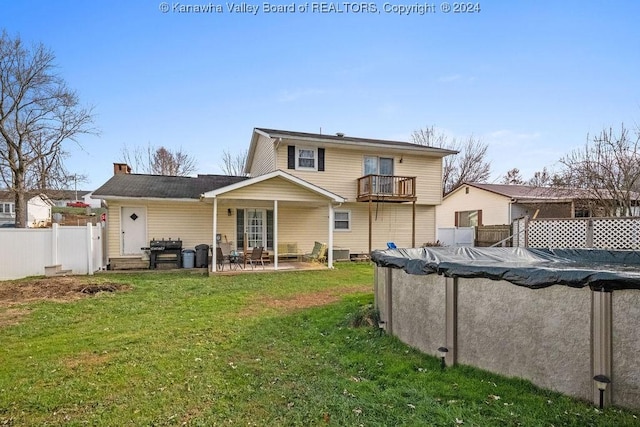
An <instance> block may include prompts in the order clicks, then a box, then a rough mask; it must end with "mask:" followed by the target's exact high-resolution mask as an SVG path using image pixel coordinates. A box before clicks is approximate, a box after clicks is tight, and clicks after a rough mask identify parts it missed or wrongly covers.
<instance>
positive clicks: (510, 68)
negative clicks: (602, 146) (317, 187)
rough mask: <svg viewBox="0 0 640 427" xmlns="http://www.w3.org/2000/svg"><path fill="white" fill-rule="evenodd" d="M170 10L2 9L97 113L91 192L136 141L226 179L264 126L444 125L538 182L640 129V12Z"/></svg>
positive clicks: (2, 22) (512, 6)
mask: <svg viewBox="0 0 640 427" xmlns="http://www.w3.org/2000/svg"><path fill="white" fill-rule="evenodd" d="M161 3H163V2H161V1H155V0H154V1H148V0H141V1H113V0H110V1H104V0H96V1H89V2H87V1H63V0H57V1H44V0H39V1H34V0H20V1H18V0H3V1H2V2H1V3H0V28H4V29H6V30H7V31H8V32H9V34H11V35H16V34H19V35H20V36H21V37H22V39H23V40H25V41H27V42H42V43H44V44H45V45H46V46H48V47H49V48H50V49H51V50H52V51H53V52H54V53H55V55H56V58H57V61H56V62H57V64H58V67H59V72H60V74H61V75H62V76H63V77H64V79H65V80H66V82H67V83H68V85H69V86H70V87H72V88H74V89H75V90H76V91H77V92H78V94H79V95H80V98H81V100H82V101H83V103H86V104H92V105H94V106H95V113H96V120H95V125H96V126H97V127H98V128H99V129H100V130H101V134H100V136H86V137H82V138H81V139H80V142H81V145H82V148H79V147H77V146H75V145H74V144H69V145H68V146H67V147H66V148H67V150H68V151H70V152H71V158H70V159H69V161H68V162H67V165H68V168H69V169H70V170H71V171H72V172H74V173H79V174H87V175H88V176H89V182H88V183H86V184H83V185H82V186H83V187H85V188H86V189H95V188H97V187H98V186H100V185H101V184H103V183H104V182H105V181H106V180H107V179H109V177H110V176H111V175H112V172H113V169H112V163H113V162H116V161H120V160H122V156H121V151H122V148H123V147H124V146H125V144H126V145H127V146H128V147H130V148H133V147H135V146H143V147H146V146H147V144H151V145H153V146H165V147H168V148H171V149H180V148H181V149H182V150H183V151H186V152H187V153H189V154H191V155H193V156H194V157H196V158H197V161H198V172H199V173H221V169H220V165H221V160H220V159H221V155H222V152H223V151H224V150H227V151H230V152H231V153H239V152H241V151H242V150H243V149H245V148H247V147H248V144H249V139H250V137H251V131H252V129H253V128H254V127H269V128H276V129H286V130H294V131H303V132H319V131H320V129H322V132H323V133H335V132H344V133H345V134H348V135H351V136H360V137H372V138H382V139H396V140H408V139H409V137H410V135H411V132H412V131H414V130H416V129H418V128H421V127H427V126H431V125H433V126H435V127H436V128H438V129H440V130H442V131H444V132H446V133H447V134H448V135H450V137H458V138H464V137H466V136H469V135H472V134H473V135H474V136H475V137H477V138H480V139H481V140H482V141H484V142H486V143H487V144H488V145H489V160H490V161H491V169H492V175H493V176H492V179H494V180H497V179H499V177H500V176H501V175H502V174H504V173H505V172H506V171H507V170H509V169H511V168H513V167H517V168H519V169H520V171H521V173H522V175H523V176H524V178H529V177H530V176H531V175H533V173H534V172H535V171H537V170H541V169H542V168H543V167H545V166H546V167H550V168H554V165H556V162H557V160H558V159H559V158H560V157H561V156H562V155H563V154H566V153H568V152H569V151H571V150H572V149H575V148H577V147H580V146H583V145H584V143H585V142H586V138H587V134H588V133H592V134H593V133H596V132H599V131H600V130H602V129H603V128H605V127H609V126H614V127H619V126H620V123H621V122H624V123H625V124H626V125H627V126H628V127H634V126H636V124H637V123H640V80H639V79H640V27H639V26H638V24H637V20H638V18H639V17H640V2H633V1H589V2H585V1H561V2H558V1H518V2H512V1H496V0H493V1H482V2H479V3H474V4H479V5H480V12H476V13H459V14H456V13H443V12H442V10H441V7H442V4H443V2H433V3H427V4H429V5H431V6H432V7H433V9H435V13H427V14H424V15H418V14H411V15H400V14H397V13H392V12H387V11H385V10H384V8H385V6H384V5H385V2H373V3H374V4H375V7H376V9H377V10H378V12H379V13H366V12H360V13H355V12H353V11H352V12H351V13H336V12H326V13H321V12H316V13H313V12H311V11H308V12H306V13H302V12H300V11H297V12H295V13H284V12H283V13H277V12H276V13H265V11H264V8H263V2H262V1H256V2H251V1H248V2H245V3H246V4H251V5H258V6H260V10H259V12H258V13H257V14H256V15H254V14H251V13H232V12H229V10H228V4H227V3H226V2H219V1H212V2H205V1H201V2H196V1H185V2H172V1H169V2H168V3H167V4H168V6H169V12H167V13H163V12H162V11H161V10H160V9H161V7H162V6H161ZM269 3H270V4H271V5H277V4H284V5H291V4H294V6H295V7H296V8H298V7H303V6H304V5H306V4H308V5H309V9H311V7H312V6H313V5H314V4H316V5H318V4H320V3H321V2H306V1H305V2H302V1H296V2H289V1H287V2H282V1H272V2H269ZM392 3H393V4H402V5H407V6H411V5H416V4H421V5H423V4H425V3H415V2H414V3H411V2H392ZM392 3H387V4H392ZM229 4H231V2H229ZM236 4H240V3H236ZM448 4H450V5H454V3H453V2H450V3H448ZM179 5H219V6H220V7H222V8H223V12H222V13H194V12H192V13H179V12H178V9H179V7H180V6H179ZM333 5H334V6H335V7H336V8H338V9H341V10H346V7H347V6H346V5H345V3H344V2H334V3H333Z"/></svg>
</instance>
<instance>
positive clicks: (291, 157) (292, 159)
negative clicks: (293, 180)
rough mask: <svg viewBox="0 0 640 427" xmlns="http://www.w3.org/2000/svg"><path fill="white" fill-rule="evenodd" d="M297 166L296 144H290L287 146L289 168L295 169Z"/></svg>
mask: <svg viewBox="0 0 640 427" xmlns="http://www.w3.org/2000/svg"><path fill="white" fill-rule="evenodd" d="M295 168H296V146H295V145H288V146H287V169H295Z"/></svg>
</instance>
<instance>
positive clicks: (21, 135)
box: [0, 31, 96, 228]
mask: <svg viewBox="0 0 640 427" xmlns="http://www.w3.org/2000/svg"><path fill="white" fill-rule="evenodd" d="M54 59H55V57H54V55H53V53H52V52H51V51H50V50H48V49H47V48H45V47H44V46H43V45H42V44H38V45H34V46H33V47H27V46H25V45H24V43H23V42H22V40H21V39H20V38H19V37H16V38H11V37H10V36H9V35H8V34H7V33H6V31H3V32H2V34H0V173H2V180H3V182H4V184H5V186H6V187H7V188H9V189H10V191H11V192H12V193H13V194H14V196H15V212H16V221H15V224H16V227H18V228H24V227H25V226H26V222H27V215H26V214H27V211H26V194H27V192H28V191H29V190H30V186H31V185H34V186H36V187H37V183H38V182H40V183H43V182H46V181H47V178H48V177H46V176H45V177H43V175H46V174H47V173H48V172H50V171H51V170H52V168H53V167H54V166H55V165H61V164H62V160H63V158H64V151H63V143H65V142H67V141H74V142H76V143H77V139H76V138H77V137H78V136H80V135H82V134H90V133H96V130H95V129H94V128H92V127H91V125H92V123H93V113H92V109H91V108H90V107H82V106H81V105H80V101H79V99H78V96H77V94H76V93H75V92H74V91H72V90H70V89H69V88H68V87H67V85H66V83H65V82H64V80H63V79H62V78H61V77H60V76H59V75H58V74H56V66H55V64H54ZM38 167H41V169H42V170H41V171H40V172H38V170H37V168H38ZM62 171H63V172H64V169H62Z"/></svg>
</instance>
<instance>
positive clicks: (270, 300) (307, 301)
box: [247, 285, 371, 314]
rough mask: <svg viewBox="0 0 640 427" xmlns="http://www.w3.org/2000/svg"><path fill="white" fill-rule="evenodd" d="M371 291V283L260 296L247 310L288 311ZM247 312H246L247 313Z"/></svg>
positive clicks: (316, 305) (329, 302) (328, 302)
mask: <svg viewBox="0 0 640 427" xmlns="http://www.w3.org/2000/svg"><path fill="white" fill-rule="evenodd" d="M362 292H371V285H357V286H350V287H345V288H337V289H326V290H323V291H318V292H313V293H308V294H299V295H292V296H290V297H286V298H276V297H271V296H262V297H260V298H259V299H258V300H257V304H256V306H258V307H255V306H254V307H252V308H251V309H249V310H247V311H255V310H260V307H268V308H275V309H278V310H281V311H285V312H289V311H294V310H299V309H303V308H309V307H318V306H321V305H326V304H331V303H333V302H336V301H339V300H340V298H341V297H342V296H344V295H348V294H355V293H362ZM247 314H248V313H247Z"/></svg>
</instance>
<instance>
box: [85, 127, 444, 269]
mask: <svg viewBox="0 0 640 427" xmlns="http://www.w3.org/2000/svg"><path fill="white" fill-rule="evenodd" d="M454 153H455V151H451V150H445V149H441V148H434V147H427V146H421V145H416V144H411V143H407V142H401V141H389V140H378V139H370V138H356V137H350V136H345V135H344V134H336V135H322V134H314V133H304V132H293V131H284V130H274V129H264V128H256V129H254V130H253V134H252V138H251V141H250V144H249V151H248V159H247V163H246V166H245V173H246V175H247V176H242V177H239V176H235V177H234V176H223V175H198V176H197V177H168V176H154V175H138V174H131V173H130V168H129V167H128V166H127V165H125V164H118V163H116V164H114V176H113V177H112V178H111V179H110V180H109V181H107V182H106V183H105V184H104V185H103V186H101V187H100V188H98V189H97V190H95V191H94V197H100V198H103V199H104V200H105V201H106V202H107V203H108V209H109V212H108V228H109V231H108V233H109V234H108V253H109V257H111V258H114V257H122V256H130V257H135V256H140V253H141V251H142V250H141V247H144V246H148V244H149V241H150V240H151V239H153V238H157V239H159V238H162V237H164V238H169V237H171V238H173V239H175V238H180V239H181V240H182V241H183V242H184V247H187V248H189V247H194V246H195V245H198V244H201V243H206V244H209V245H211V244H213V243H214V242H215V241H216V239H220V240H222V241H228V242H230V243H232V247H233V248H238V249H242V248H243V246H244V244H245V243H244V242H245V241H246V245H247V247H248V248H250V247H256V246H262V247H264V248H265V250H266V251H268V253H269V255H270V256H272V257H275V258H276V259H277V256H278V253H279V251H280V249H281V248H284V247H285V246H286V247H287V251H289V249H290V248H297V249H296V250H297V251H299V252H301V253H309V252H311V251H312V249H313V248H314V242H316V241H318V242H323V243H326V244H327V246H328V247H329V248H330V250H329V253H328V264H329V265H331V263H332V250H331V248H336V247H340V248H343V249H348V250H349V251H350V253H351V254H368V253H369V252H370V251H371V250H372V249H377V248H386V243H387V242H388V241H393V242H395V243H396V244H397V245H398V246H399V247H409V246H412V245H420V244H422V243H426V242H433V241H435V212H436V210H435V208H436V205H438V204H439V203H440V202H441V200H442V194H441V188H442V159H443V157H445V156H447V155H450V154H454ZM214 256H215V253H214Z"/></svg>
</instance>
